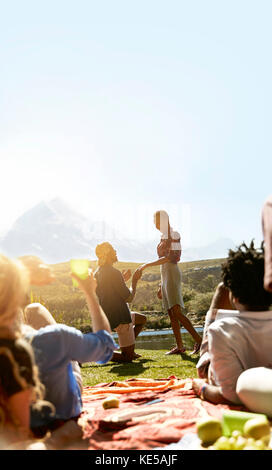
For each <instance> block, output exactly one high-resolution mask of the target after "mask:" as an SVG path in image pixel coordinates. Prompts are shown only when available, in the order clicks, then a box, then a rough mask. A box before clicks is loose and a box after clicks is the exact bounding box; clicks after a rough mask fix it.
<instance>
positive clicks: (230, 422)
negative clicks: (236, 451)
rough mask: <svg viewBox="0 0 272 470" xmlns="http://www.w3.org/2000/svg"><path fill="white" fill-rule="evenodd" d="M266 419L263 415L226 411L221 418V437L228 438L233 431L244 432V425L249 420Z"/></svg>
mask: <svg viewBox="0 0 272 470" xmlns="http://www.w3.org/2000/svg"><path fill="white" fill-rule="evenodd" d="M258 417H262V418H266V416H265V415H264V414H258V413H247V412H244V411H234V410H226V411H224V412H223V416H222V428H223V435H224V436H226V437H229V436H231V435H232V432H233V431H240V432H241V433H243V432H244V425H245V423H246V422H247V421H248V420H249V419H253V418H258Z"/></svg>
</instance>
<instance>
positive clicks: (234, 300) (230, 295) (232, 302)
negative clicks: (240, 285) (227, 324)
mask: <svg viewBox="0 0 272 470" xmlns="http://www.w3.org/2000/svg"><path fill="white" fill-rule="evenodd" d="M229 301H230V303H231V305H232V306H233V307H235V304H236V303H239V302H238V299H236V297H234V295H233V293H232V292H231V291H229Z"/></svg>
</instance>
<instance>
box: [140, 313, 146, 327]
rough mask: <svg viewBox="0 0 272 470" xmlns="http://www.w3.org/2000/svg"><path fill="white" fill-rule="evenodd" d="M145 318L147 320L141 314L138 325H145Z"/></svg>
mask: <svg viewBox="0 0 272 470" xmlns="http://www.w3.org/2000/svg"><path fill="white" fill-rule="evenodd" d="M146 320H147V318H146V316H145V315H141V317H140V322H139V323H140V325H145V324H146Z"/></svg>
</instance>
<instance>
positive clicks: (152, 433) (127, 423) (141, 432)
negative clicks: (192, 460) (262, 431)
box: [80, 376, 244, 450]
mask: <svg viewBox="0 0 272 470" xmlns="http://www.w3.org/2000/svg"><path fill="white" fill-rule="evenodd" d="M109 395H112V396H115V397H116V396H117V397H118V399H119V401H120V404H119V408H112V409H108V410H105V409H104V408H103V406H102V403H103V401H104V399H105V398H107V397H108V396H109ZM154 400H161V401H160V402H156V403H153V404H151V403H150V402H152V401H154ZM148 403H150V405H149V404H148ZM231 408H232V409H236V410H237V409H239V410H243V409H244V408H242V407H239V406H233V407H231ZM83 409H84V411H83V413H82V415H81V418H80V424H81V426H82V429H83V439H84V440H87V442H88V449H90V450H91V449H96V450H98V449H101V450H118V449H122V450H145V449H147V450H149V449H153V448H155V447H164V446H166V445H167V444H170V443H174V442H178V441H179V440H180V439H181V438H182V437H183V436H184V435H185V434H186V433H189V432H190V433H191V432H193V433H194V432H196V421H197V420H198V419H199V418H201V417H204V416H207V415H210V416H214V417H218V418H220V417H221V415H222V412H223V410H225V409H230V407H229V406H228V405H213V404H211V403H209V402H206V401H202V400H201V399H200V398H198V397H197V396H196V394H195V392H194V391H193V389H192V379H178V378H176V377H174V376H171V377H168V378H167V379H157V380H154V379H144V378H142V379H140V378H137V379H135V378H133V379H128V380H125V381H123V382H111V383H103V384H98V385H95V386H93V387H85V388H84V393H83Z"/></svg>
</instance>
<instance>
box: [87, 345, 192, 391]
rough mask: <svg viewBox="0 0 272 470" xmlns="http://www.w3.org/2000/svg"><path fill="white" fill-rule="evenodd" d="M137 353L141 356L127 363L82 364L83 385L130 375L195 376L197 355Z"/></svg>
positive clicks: (156, 377)
mask: <svg viewBox="0 0 272 470" xmlns="http://www.w3.org/2000/svg"><path fill="white" fill-rule="evenodd" d="M137 353H138V354H141V356H142V357H140V358H138V359H136V360H135V361H133V362H132V363H128V364H117V363H114V362H109V363H108V364H104V365H97V364H87V363H86V364H83V367H82V369H81V373H82V377H83V384H84V386H87V385H96V384H98V383H105V382H106V383H107V382H113V381H121V380H126V379H129V378H131V377H136V378H137V377H138V378H140V377H146V378H151V379H163V378H167V377H169V376H171V375H175V376H176V377H177V378H187V377H197V373H196V363H197V361H198V356H193V357H191V356H189V355H187V354H182V356H180V355H172V356H165V353H166V350H157V351H150V350H144V349H137Z"/></svg>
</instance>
